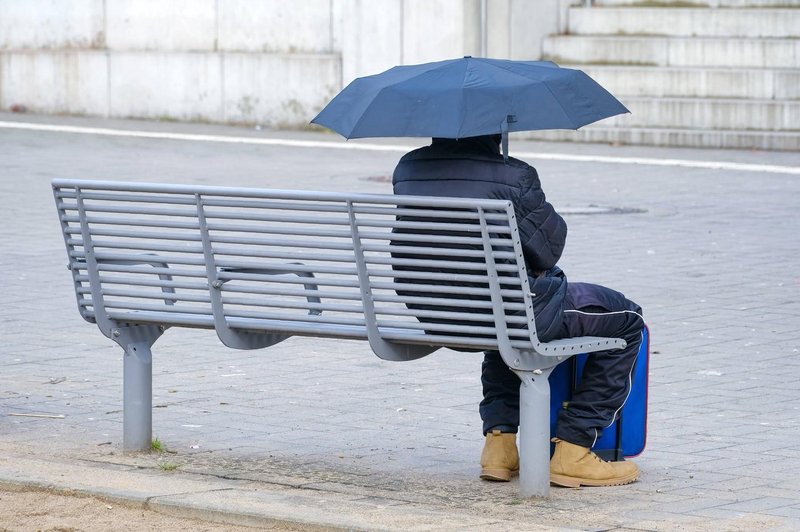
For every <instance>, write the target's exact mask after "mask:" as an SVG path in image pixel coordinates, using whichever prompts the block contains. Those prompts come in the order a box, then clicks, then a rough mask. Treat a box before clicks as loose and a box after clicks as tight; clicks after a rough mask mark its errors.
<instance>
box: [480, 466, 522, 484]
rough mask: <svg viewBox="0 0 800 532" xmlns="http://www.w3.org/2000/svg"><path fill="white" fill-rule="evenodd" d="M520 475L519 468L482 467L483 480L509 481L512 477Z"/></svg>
mask: <svg viewBox="0 0 800 532" xmlns="http://www.w3.org/2000/svg"><path fill="white" fill-rule="evenodd" d="M517 475H519V470H514V471H511V470H508V469H482V470H481V478H482V479H483V480H490V481H492V482H508V481H509V480H511V477H515V476H517Z"/></svg>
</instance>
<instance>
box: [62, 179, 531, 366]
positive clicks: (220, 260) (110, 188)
mask: <svg viewBox="0 0 800 532" xmlns="http://www.w3.org/2000/svg"><path fill="white" fill-rule="evenodd" d="M53 188H54V193H55V197H56V203H57V207H58V210H59V215H60V220H61V224H62V229H63V233H64V237H65V242H66V245H67V251H68V253H69V257H70V269H71V270H72V273H73V279H74V283H75V290H76V294H77V297H78V306H79V309H80V312H81V315H82V316H83V317H84V318H85V319H87V320H89V321H96V322H97V323H98V325H99V326H100V327H101V329H103V331H104V333H105V334H110V333H111V331H110V329H111V328H112V327H113V326H115V325H116V324H119V323H156V324H161V325H165V326H188V327H205V328H215V329H217V332H218V333H219V334H220V338H221V339H222V340H223V342H225V343H226V344H228V345H232V346H233V347H243V348H246V347H258V346H259V344H260V345H268V343H274V342H269V341H267V340H265V338H267V336H268V335H269V334H270V333H275V334H284V335H292V334H297V335H325V336H333V337H342V338H369V339H370V341H371V343H373V347H375V345H374V344H375V343H381V342H388V343H389V344H397V343H399V344H409V345H413V344H418V345H430V346H449V347H459V348H471V349H497V348H498V339H497V338H498V336H499V337H500V338H501V340H500V341H503V338H505V339H507V340H508V341H509V342H510V344H509V345H510V346H512V347H515V348H517V349H532V348H533V344H534V343H536V337H535V334H536V333H535V328H534V327H533V310H532V307H531V302H530V296H529V293H528V292H529V289H528V279H527V273H526V270H525V265H524V259H523V257H522V249H521V246H520V242H519V236H518V233H517V225H516V221H515V218H514V211H513V208H512V207H511V204H510V202H507V201H500V200H475V199H469V200H465V199H453V198H425V197H411V196H394V195H371V194H345V193H322V192H304V191H285V190H266V189H244V188H228V187H203V186H188V185H160V184H143V183H123V182H102V181H72V180H55V181H54V182H53ZM259 334H261V335H262V336H261V337H259ZM264 334H266V335H267V336H264ZM259 338H261V339H260V340H259ZM281 338H282V337H281ZM248 339H249V340H248ZM278 339H280V338H278ZM248 342H249V343H248ZM376 352H377V350H376ZM417 356H421V355H417ZM388 358H391V357H388ZM409 358H413V357H411V356H409Z"/></svg>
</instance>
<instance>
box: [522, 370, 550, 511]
mask: <svg viewBox="0 0 800 532" xmlns="http://www.w3.org/2000/svg"><path fill="white" fill-rule="evenodd" d="M552 370H553V368H548V369H545V370H536V371H515V372H514V373H516V374H517V376H518V377H519V378H520V381H522V382H521V384H520V388H519V460H520V462H519V486H520V495H522V496H523V497H534V496H537V497H546V496H547V495H548V494H549V493H550V382H549V381H548V380H547V379H548V377H549V376H550V373H551V372H552Z"/></svg>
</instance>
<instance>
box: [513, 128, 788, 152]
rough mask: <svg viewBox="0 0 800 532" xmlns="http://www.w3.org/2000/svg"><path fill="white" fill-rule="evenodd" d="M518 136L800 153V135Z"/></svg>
mask: <svg viewBox="0 0 800 532" xmlns="http://www.w3.org/2000/svg"><path fill="white" fill-rule="evenodd" d="M515 135H519V137H517V138H520V139H522V138H524V139H529V140H547V141H572V142H603V143H609V144H632V145H647V146H692V147H694V148H731V149H745V150H785V151H800V132H774V131H748V130H713V131H711V130H702V129H689V128H645V127H631V128H614V127H604V126H586V127H585V128H582V129H580V130H578V131H563V130H562V131H529V132H526V133H519V134H515ZM511 155H514V152H513V149H512V151H511Z"/></svg>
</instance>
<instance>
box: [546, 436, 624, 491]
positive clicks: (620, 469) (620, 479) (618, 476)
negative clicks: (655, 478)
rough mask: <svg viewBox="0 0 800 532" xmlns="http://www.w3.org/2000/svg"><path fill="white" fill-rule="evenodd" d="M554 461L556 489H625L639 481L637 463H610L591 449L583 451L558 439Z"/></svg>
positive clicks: (552, 482)
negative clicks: (617, 487) (588, 487)
mask: <svg viewBox="0 0 800 532" xmlns="http://www.w3.org/2000/svg"><path fill="white" fill-rule="evenodd" d="M553 441H554V442H556V451H555V453H553V458H551V459H550V483H551V484H555V485H556V486H564V487H567V488H577V487H579V486H621V485H623V484H630V483H631V482H634V481H636V479H638V478H639V468H638V467H637V466H636V464H634V463H633V462H606V461H605V460H602V459H601V458H600V457H599V456H597V455H596V454H594V453H593V452H592V451H591V449H589V448H588V447H581V446H580V445H575V444H574V443H569V442H567V441H564V440H559V439H558V438H555V439H553Z"/></svg>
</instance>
